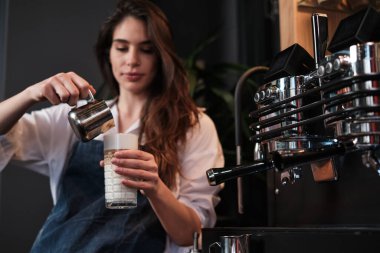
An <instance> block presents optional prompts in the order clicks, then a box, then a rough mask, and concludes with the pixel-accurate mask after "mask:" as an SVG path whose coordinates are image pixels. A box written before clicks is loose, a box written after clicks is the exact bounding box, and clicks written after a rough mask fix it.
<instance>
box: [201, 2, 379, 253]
mask: <svg viewBox="0 0 380 253" xmlns="http://www.w3.org/2000/svg"><path fill="white" fill-rule="evenodd" d="M311 21H312V22H311V23H312V36H313V49H314V55H313V56H311V55H310V54H308V53H307V52H306V50H305V49H303V48H302V46H301V45H298V44H294V45H292V46H290V47H289V48H287V49H285V50H283V51H281V52H280V53H278V54H277V55H276V57H275V58H274V61H273V62H272V64H271V66H270V67H269V68H267V69H265V71H266V75H265V78H264V82H263V83H262V85H261V86H260V87H259V88H258V90H257V91H256V93H255V94H253V96H252V102H253V103H254V105H255V108H256V109H255V110H254V111H252V112H250V114H249V116H250V130H251V133H252V135H251V136H250V143H251V144H252V145H253V150H254V151H253V154H252V156H253V158H254V159H253V162H249V163H244V162H242V161H241V155H240V151H241V146H240V145H239V143H238V138H236V140H237V141H236V143H237V145H236V153H237V159H236V160H237V163H236V165H234V166H230V167H224V168H211V169H209V170H208V171H207V173H206V175H207V178H208V181H209V184H210V185H218V184H221V183H224V182H227V181H229V180H232V179H237V185H238V190H237V195H238V196H237V200H238V205H239V208H238V209H239V212H240V211H244V210H240V208H241V207H240V204H239V201H242V197H241V195H240V194H241V192H239V184H240V183H241V179H243V178H245V177H248V176H249V175H252V174H257V173H264V172H265V173H267V174H268V176H267V188H268V192H267V202H268V203H267V206H268V207H267V213H268V217H269V218H268V222H267V226H266V227H262V226H261V227H241V226H237V227H216V228H210V229H207V228H205V229H203V238H204V239H203V245H204V247H206V248H207V246H208V245H210V243H212V242H215V241H216V240H218V238H220V237H221V236H226V235H235V236H236V235H239V234H251V235H252V237H251V238H252V239H251V248H252V249H254V252H265V253H269V252H292V253H294V252H358V251H360V252H375V251H377V250H378V248H379V246H380V243H379V242H380V216H379V215H378V213H379V212H380V200H378V195H379V194H380V13H379V12H378V11H376V10H375V9H374V8H372V7H368V8H366V9H363V10H361V11H359V12H357V13H355V14H353V15H351V16H349V17H347V18H346V19H343V20H342V21H341V22H340V23H339V25H338V27H337V30H336V32H335V34H334V35H333V36H332V39H331V40H330V42H329V43H328V30H327V27H328V26H327V22H328V18H327V15H325V14H320V13H315V14H312V16H311ZM327 51H328V52H329V54H327V53H326V52H327ZM256 70H258V71H262V70H263V68H257V67H256V68H252V69H251V70H249V71H247V73H245V74H244V75H243V76H242V77H241V79H240V80H239V82H238V84H237V90H238V88H239V86H240V85H241V84H242V83H243V82H244V80H245V79H247V78H248V77H249V75H250V74H252V73H254V72H255V71H256ZM236 94H237V93H236V92H235V100H237V101H238V100H239V95H238V96H237V95H236ZM236 105H237V103H236V101H235V107H236V108H238V109H236V108H235V127H236V128H237V129H238V128H239V125H238V123H239V121H240V116H239V107H238V106H236ZM244 201H255V200H254V199H252V200H250V199H245V200H244ZM242 206H244V205H242ZM240 224H242V223H240ZM217 236H219V237H217Z"/></svg>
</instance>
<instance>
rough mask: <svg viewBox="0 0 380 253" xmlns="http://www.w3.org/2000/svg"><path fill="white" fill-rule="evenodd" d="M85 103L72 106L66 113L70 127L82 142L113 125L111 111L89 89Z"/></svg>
mask: <svg viewBox="0 0 380 253" xmlns="http://www.w3.org/2000/svg"><path fill="white" fill-rule="evenodd" d="M89 97H90V98H89V99H88V100H87V104H85V105H82V106H80V107H74V108H73V109H72V110H71V111H70V112H69V114H68V118H69V122H70V125H71V128H72V129H73V131H74V133H75V135H76V136H77V137H78V138H79V139H81V140H82V141H83V142H87V141H90V140H92V139H94V138H95V137H96V136H98V135H99V134H102V133H105V132H106V131H108V130H109V129H110V128H112V127H114V126H115V121H114V119H113V116H112V113H111V110H110V108H109V107H108V105H107V104H106V102H105V101H104V100H96V99H95V98H94V96H93V95H92V93H91V91H89Z"/></svg>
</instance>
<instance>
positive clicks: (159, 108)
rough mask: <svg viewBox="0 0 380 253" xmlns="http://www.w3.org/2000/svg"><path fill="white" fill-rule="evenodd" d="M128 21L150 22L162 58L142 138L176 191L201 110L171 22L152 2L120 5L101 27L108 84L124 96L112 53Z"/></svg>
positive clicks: (132, 0) (128, 0)
mask: <svg viewBox="0 0 380 253" xmlns="http://www.w3.org/2000/svg"><path fill="white" fill-rule="evenodd" d="M127 16H132V17H134V18H137V19H140V20H142V21H144V22H145V24H146V27H147V31H148V36H149V38H150V40H151V41H152V43H153V45H154V47H155V50H156V53H157V55H158V59H159V64H158V68H159V70H158V71H157V76H156V77H155V80H154V84H153V85H151V86H150V87H151V91H150V97H149V98H148V99H147V101H148V102H147V103H146V104H145V106H144V108H143V110H142V112H141V113H142V115H141V123H142V124H141V131H140V136H139V139H140V141H141V138H142V135H143V134H144V135H145V140H146V141H145V149H146V150H147V151H148V152H151V153H152V154H153V155H154V156H155V159H156V161H157V163H158V166H159V175H160V177H161V179H162V180H163V182H164V183H165V184H166V185H167V186H168V187H169V188H171V189H173V188H174V187H175V177H176V174H177V173H179V172H180V169H181V166H180V163H179V158H178V151H179V148H181V147H183V144H184V143H185V140H186V133H187V132H188V130H189V129H190V128H191V127H193V126H194V125H195V124H197V122H198V109H197V107H196V105H195V103H194V101H193V100H192V99H191V97H190V93H189V82H188V79H187V76H186V71H185V69H184V67H183V65H182V62H181V60H180V59H179V58H178V56H177V55H176V53H175V50H174V44H173V40H172V33H171V30H170V26H169V23H168V20H167V18H166V16H165V14H164V13H163V12H162V11H161V10H160V9H159V8H158V7H157V6H156V5H154V4H153V3H152V2H150V1H148V0H122V1H119V2H118V4H117V8H116V10H115V12H114V13H113V14H112V15H111V16H110V17H109V18H108V19H107V20H106V22H105V23H104V24H103V26H102V27H101V30H100V32H99V36H98V40H97V43H96V55H97V59H98V63H99V65H100V69H101V71H102V75H103V78H104V80H105V82H106V83H107V84H110V85H111V86H112V88H113V89H114V91H115V92H116V94H119V84H118V83H117V81H116V79H115V77H114V76H113V74H112V68H111V63H110V60H109V51H110V48H111V45H112V39H113V32H114V29H115V26H117V25H118V24H119V23H120V22H121V21H122V20H123V19H124V18H125V17H127Z"/></svg>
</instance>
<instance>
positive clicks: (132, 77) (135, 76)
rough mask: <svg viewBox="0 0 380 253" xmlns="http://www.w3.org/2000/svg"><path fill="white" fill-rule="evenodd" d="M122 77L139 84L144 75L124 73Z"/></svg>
mask: <svg viewBox="0 0 380 253" xmlns="http://www.w3.org/2000/svg"><path fill="white" fill-rule="evenodd" d="M122 76H123V77H124V78H126V79H127V80H128V81H129V82H137V81H139V80H140V79H141V78H142V77H143V76H144V75H143V74H142V73H132V72H128V73H122Z"/></svg>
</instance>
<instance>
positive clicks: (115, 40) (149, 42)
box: [112, 39, 153, 45]
mask: <svg viewBox="0 0 380 253" xmlns="http://www.w3.org/2000/svg"><path fill="white" fill-rule="evenodd" d="M112 42H120V43H130V42H129V41H128V40H125V39H114V40H112ZM139 44H140V45H150V44H153V43H152V41H151V40H144V41H142V42H140V43H139Z"/></svg>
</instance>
